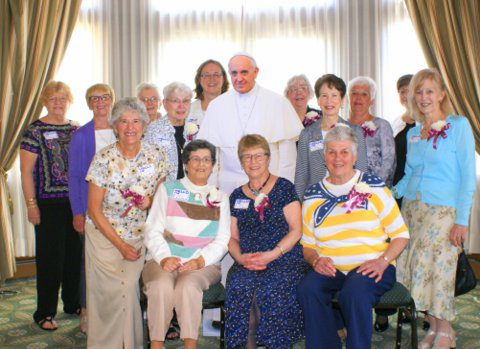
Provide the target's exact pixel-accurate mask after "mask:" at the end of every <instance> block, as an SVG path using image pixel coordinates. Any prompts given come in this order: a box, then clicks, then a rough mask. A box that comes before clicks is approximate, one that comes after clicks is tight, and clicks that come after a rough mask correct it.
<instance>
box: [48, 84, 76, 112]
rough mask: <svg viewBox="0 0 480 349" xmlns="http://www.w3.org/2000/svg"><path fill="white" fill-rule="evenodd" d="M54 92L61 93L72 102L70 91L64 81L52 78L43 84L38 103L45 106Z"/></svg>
mask: <svg viewBox="0 0 480 349" xmlns="http://www.w3.org/2000/svg"><path fill="white" fill-rule="evenodd" d="M56 92H59V93H63V94H64V95H65V96H66V97H67V100H68V102H69V103H73V95H72V92H71V91H70V87H68V85H67V84H66V83H64V82H61V81H53V80H52V81H49V82H48V83H47V84H46V85H45V87H44V88H43V90H42V93H41V94H40V103H41V104H42V106H45V103H46V102H47V100H48V98H49V97H50V96H51V95H52V94H54V93H56Z"/></svg>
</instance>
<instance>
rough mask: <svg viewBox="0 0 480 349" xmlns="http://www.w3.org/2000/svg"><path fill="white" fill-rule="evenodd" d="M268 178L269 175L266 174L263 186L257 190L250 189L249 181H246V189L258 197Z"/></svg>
mask: <svg viewBox="0 0 480 349" xmlns="http://www.w3.org/2000/svg"><path fill="white" fill-rule="evenodd" d="M270 176H271V173H269V174H268V177H267V179H266V180H265V182H263V184H262V185H261V186H260V188H258V189H252V187H251V186H250V181H248V183H247V187H248V189H249V190H250V191H251V192H252V194H253V195H255V196H258V195H259V194H260V191H261V190H262V189H263V187H264V186H265V184H267V182H268V180H269V179H270Z"/></svg>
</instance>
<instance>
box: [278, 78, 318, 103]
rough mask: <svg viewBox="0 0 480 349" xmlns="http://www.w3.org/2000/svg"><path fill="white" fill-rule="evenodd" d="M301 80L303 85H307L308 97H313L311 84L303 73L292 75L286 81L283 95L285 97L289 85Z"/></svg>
mask: <svg viewBox="0 0 480 349" xmlns="http://www.w3.org/2000/svg"><path fill="white" fill-rule="evenodd" d="M297 81H298V82H303V83H305V85H307V89H308V98H312V97H313V88H312V85H311V84H310V81H308V78H307V77H306V76H305V74H299V75H294V76H292V77H291V78H290V79H288V81H287V86H285V90H284V91H283V95H284V96H285V97H287V95H288V89H289V88H290V86H291V85H293V84H294V83H296V82H297Z"/></svg>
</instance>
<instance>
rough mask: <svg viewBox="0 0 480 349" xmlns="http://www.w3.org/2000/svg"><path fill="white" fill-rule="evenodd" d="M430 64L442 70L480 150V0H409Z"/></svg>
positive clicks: (457, 107)
mask: <svg viewBox="0 0 480 349" xmlns="http://www.w3.org/2000/svg"><path fill="white" fill-rule="evenodd" d="M405 4H406V5H407V9H408V12H409V13H410V18H411V19H412V22H413V26H414V27H415V30H416V32H417V36H418V38H419V40H420V44H421V46H422V49H423V52H424V54H425V58H426V60H427V63H428V65H430V66H431V67H435V68H437V69H438V70H439V71H440V74H442V76H443V78H444V80H445V83H446V85H447V89H448V92H449V97H450V100H451V101H452V104H453V107H454V109H455V111H456V112H457V114H460V115H465V116H466V117H467V118H468V119H469V120H470V124H471V125H472V129H473V134H474V136H475V143H476V145H477V151H480V121H479V119H478V118H480V64H479V62H480V1H478V0H441V1H437V0H405Z"/></svg>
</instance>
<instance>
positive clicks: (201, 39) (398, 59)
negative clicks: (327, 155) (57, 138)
mask: <svg viewBox="0 0 480 349" xmlns="http://www.w3.org/2000/svg"><path fill="white" fill-rule="evenodd" d="M237 51H248V52H250V53H251V54H252V55H253V56H254V57H255V58H256V60H257V63H258V65H259V68H260V74H259V77H258V82H259V83H260V84H261V85H263V86H264V87H267V88H270V89H272V90H274V91H277V92H279V93H283V90H284V88H285V84H286V81H287V80H288V79H289V78H290V77H291V76H292V75H296V74H300V73H303V74H306V75H307V76H308V77H309V79H310V81H311V83H312V84H313V83H314V82H315V80H316V79H317V78H318V77H320V76H321V75H323V74H325V73H334V74H337V75H338V76H340V77H342V78H343V79H344V80H345V82H348V80H350V79H352V78H353V77H355V76H358V75H368V76H370V77H372V78H373V79H374V80H376V81H377V83H378V86H379V93H378V97H377V100H376V105H375V114H376V115H379V116H382V117H384V118H386V119H388V120H393V119H394V118H395V117H396V116H397V115H400V113H401V106H400V104H399V102H398V98H397V95H396V86H395V83H396V79H397V78H398V77H399V76H401V75H403V74H406V73H414V72H416V71H418V70H419V69H421V68H423V67H425V61H424V58H423V54H422V53H421V50H420V47H419V44H418V42H417V39H416V36H415V32H414V30H413V27H412V25H411V22H410V18H409V16H408V13H407V10H406V8H405V6H404V3H403V0H362V1H350V0H297V1H291V0H229V1H225V0H205V1H198V0H177V1H172V0H137V1H131V0H83V1H82V8H81V10H80V14H79V18H78V22H77V25H76V28H75V31H74V33H73V36H72V39H71V41H70V44H69V47H68V50H67V53H66V56H65V58H64V61H63V63H62V66H61V69H60V71H59V73H58V74H57V77H56V79H57V80H62V81H65V82H66V83H67V84H69V85H70V86H71V88H72V90H73V93H74V96H75V103H74V104H73V105H72V107H71V108H70V113H69V117H70V118H72V119H75V120H78V121H80V122H81V123H82V124H83V123H85V122H86V121H88V120H89V119H90V118H91V112H90V111H89V110H88V108H87V105H86V102H85V99H84V94H85V91H86V89H87V88H88V87H89V86H90V85H92V84H94V83H98V82H105V83H108V84H110V85H111V86H112V87H113V88H114V89H115V92H116V94H117V98H121V97H125V96H132V95H134V94H135V87H136V86H137V85H138V84H139V83H140V82H142V81H149V82H153V83H156V84H157V85H158V86H159V87H163V86H165V85H166V84H168V83H169V82H171V81H182V82H185V83H187V84H188V85H190V86H191V87H192V88H193V87H194V86H193V85H194V84H193V79H194V75H195V71H196V69H197V67H198V65H199V64H200V63H201V62H203V61H204V60H206V59H209V58H214V59H216V60H219V61H220V62H222V63H223V64H224V66H225V67H226V64H227V62H228V59H229V58H230V57H231V55H232V54H233V53H235V52H237ZM311 105H312V106H315V105H316V101H315V100H312V101H311ZM343 115H345V116H346V115H347V108H346V107H344V111H343ZM12 172H13V173H12V174H13V176H11V178H19V173H18V170H14V171H12ZM10 185H11V187H12V193H14V196H15V197H14V203H15V206H16V208H18V207H19V206H21V207H23V198H22V196H21V191H20V190H19V182H18V180H17V181H10ZM15 212H16V213H17V214H18V217H17V220H16V223H15V224H16V226H15V234H16V239H15V241H16V251H17V255H18V256H23V255H32V251H33V250H32V246H33V244H32V242H31V238H32V236H33V235H32V234H31V228H30V226H29V224H28V223H27V222H26V220H25V219H24V217H25V212H23V211H22V210H20V209H16V211H15Z"/></svg>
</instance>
